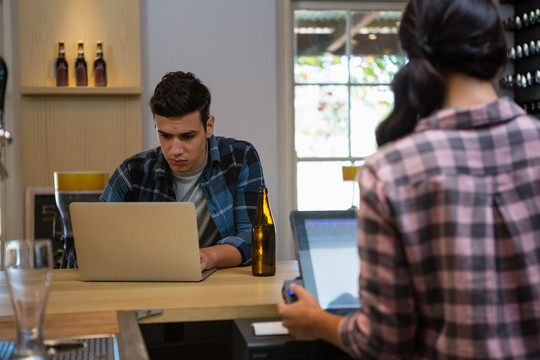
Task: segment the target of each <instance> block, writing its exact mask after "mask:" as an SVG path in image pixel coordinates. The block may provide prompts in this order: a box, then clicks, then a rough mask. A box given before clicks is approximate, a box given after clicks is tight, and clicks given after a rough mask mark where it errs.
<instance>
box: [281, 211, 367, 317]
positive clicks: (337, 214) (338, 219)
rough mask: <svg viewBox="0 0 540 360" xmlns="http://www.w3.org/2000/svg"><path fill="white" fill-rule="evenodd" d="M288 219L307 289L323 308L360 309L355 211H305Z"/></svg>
mask: <svg viewBox="0 0 540 360" xmlns="http://www.w3.org/2000/svg"><path fill="white" fill-rule="evenodd" d="M291 220H292V221H293V230H294V233H295V240H296V249H297V257H298V261H299V265H300V271H301V275H302V280H303V282H304V286H305V287H306V289H307V290H309V291H310V292H311V293H312V294H313V295H314V296H315V297H316V298H317V300H318V301H319V304H320V305H321V307H322V308H323V309H325V310H344V312H350V311H352V310H355V309H357V308H359V307H360V302H359V299H358V276H359V275H360V259H359V257H358V246H357V219H356V212H355V211H354V210H351V211H315V212H314V211H304V212H296V214H294V215H293V214H291ZM336 312H339V311H336Z"/></svg>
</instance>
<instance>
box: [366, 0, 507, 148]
mask: <svg viewBox="0 0 540 360" xmlns="http://www.w3.org/2000/svg"><path fill="white" fill-rule="evenodd" d="M399 39H400V42H401V45H402V47H403V49H404V50H405V51H406V53H407V55H408V57H409V62H408V63H407V65H405V66H404V67H403V68H402V69H401V70H400V71H399V72H398V74H397V75H396V76H395V77H394V80H393V82H392V90H393V91H394V109H393V110H392V112H391V113H390V115H389V116H388V117H387V118H386V119H385V120H384V121H383V122H381V123H380V124H379V126H378V127H377V130H376V132H375V135H376V138H377V144H378V145H379V146H382V145H384V144H386V143H388V142H391V141H394V140H397V139H399V138H401V137H403V136H405V135H408V134H410V133H412V132H413V130H414V127H415V126H416V123H417V121H418V119H419V118H421V117H425V116H428V115H429V114H431V113H432V112H434V111H435V110H438V109H440V108H441V106H442V105H443V102H444V99H445V95H446V80H445V78H446V76H447V75H449V74H452V73H462V74H465V75H468V76H472V77H476V78H480V79H485V80H489V79H492V78H493V77H495V75H497V72H498V71H499V70H500V69H501V68H502V67H503V65H504V64H505V62H506V41H505V37H504V30H503V28H502V23H501V20H500V17H499V14H498V11H497V8H496V6H495V4H493V2H492V0H410V1H409V3H408V4H407V7H406V9H405V12H404V13H403V17H402V20H401V25H400V29H399Z"/></svg>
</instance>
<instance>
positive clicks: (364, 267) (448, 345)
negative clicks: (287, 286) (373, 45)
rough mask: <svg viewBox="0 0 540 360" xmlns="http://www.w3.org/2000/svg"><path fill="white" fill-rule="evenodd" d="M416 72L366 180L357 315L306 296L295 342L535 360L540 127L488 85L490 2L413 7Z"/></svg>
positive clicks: (492, 51)
mask: <svg viewBox="0 0 540 360" xmlns="http://www.w3.org/2000/svg"><path fill="white" fill-rule="evenodd" d="M399 36H400V41H401V44H402V47H403V49H404V50H405V51H406V52H407V55H408V58H409V62H408V64H407V65H406V66H405V67H403V68H402V69H401V70H400V72H399V73H398V74H397V75H396V77H395V78H394V81H393V84H392V88H393V91H394V98H395V106H394V109H393V111H392V113H391V114H390V115H389V116H388V117H387V118H386V119H385V120H384V121H383V122H382V123H381V124H380V125H379V127H378V129H377V132H376V135H377V142H378V144H379V146H380V147H379V149H378V151H377V152H376V153H375V154H374V155H372V156H370V157H369V158H368V159H367V160H366V162H365V163H364V165H363V166H362V169H361V170H360V172H359V175H358V181H359V187H360V206H359V210H358V246H359V254H360V259H361V271H360V283H359V284H360V286H359V287H360V300H361V303H362V307H361V309H360V310H359V311H357V312H355V313H353V314H350V315H347V316H345V317H339V316H336V315H332V314H329V313H327V312H325V311H323V310H322V309H321V308H320V306H319V304H318V303H317V302H316V301H315V299H314V298H313V296H311V294H309V292H307V291H306V290H305V289H304V288H302V287H301V286H298V285H297V286H291V290H292V291H293V292H295V293H296V295H297V297H298V301H297V302H295V303H293V304H290V305H287V304H285V303H280V304H279V305H278V310H279V313H280V315H281V317H282V321H283V325H284V326H285V327H287V328H288V329H289V331H290V333H291V334H293V335H294V336H295V337H296V338H298V339H304V340H309V339H315V338H322V339H325V340H327V341H330V342H332V343H334V344H335V345H337V346H340V347H342V348H343V349H345V350H346V351H347V352H348V353H349V354H350V355H352V356H354V357H357V358H362V359H475V360H477V359H540V341H539V340H540V275H539V274H540V122H539V121H538V119H536V118H534V117H532V116H528V115H527V114H526V113H525V112H524V111H523V109H522V108H520V107H519V106H518V105H517V104H515V103H514V102H513V101H512V100H510V99H509V98H500V99H499V98H498V95H497V93H496V91H495V89H494V88H493V85H492V80H493V79H494V78H496V77H497V75H498V74H500V70H501V68H502V67H503V65H504V63H505V61H506V43H505V34H504V31H503V29H502V26H501V20H500V18H499V16H498V13H497V8H496V6H495V4H494V3H493V1H492V0H474V1H472V0H409V2H408V4H407V6H406V8H405V12H404V14H403V18H402V21H401V25H400V31H399Z"/></svg>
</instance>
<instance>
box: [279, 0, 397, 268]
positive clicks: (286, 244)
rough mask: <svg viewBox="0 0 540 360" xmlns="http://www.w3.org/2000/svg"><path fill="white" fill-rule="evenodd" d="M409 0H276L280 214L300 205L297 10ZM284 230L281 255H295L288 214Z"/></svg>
mask: <svg viewBox="0 0 540 360" xmlns="http://www.w3.org/2000/svg"><path fill="white" fill-rule="evenodd" d="M405 5H406V1H381V2H379V1H354V2H344V1H340V2H337V1H294V0H276V18H277V21H276V25H277V27H276V31H277V44H276V45H277V47H276V50H277V51H276V56H277V74H278V78H277V88H278V96H277V101H278V139H279V146H278V159H279V162H280V164H281V169H280V170H281V171H282V173H281V174H280V176H279V183H278V186H279V189H280V194H279V197H278V198H279V203H278V212H279V213H280V214H290V212H291V211H292V210H295V209H297V208H298V204H297V190H296V189H297V176H296V166H297V162H298V158H297V156H296V152H295V140H294V136H295V134H294V85H295V82H294V57H295V50H294V10H299V9H306V10H350V11H373V10H380V11H403V10H404V9H405ZM277 227H278V232H279V233H280V234H287V236H284V237H283V239H281V240H280V246H279V247H278V254H277V255H278V258H280V259H291V260H292V259H295V253H294V251H295V250H294V243H293V239H292V233H291V229H290V224H289V219H288V216H287V218H285V219H282V221H280V222H279V223H278V224H277Z"/></svg>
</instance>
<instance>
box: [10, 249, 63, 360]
mask: <svg viewBox="0 0 540 360" xmlns="http://www.w3.org/2000/svg"><path fill="white" fill-rule="evenodd" d="M4 259H5V263H4V265H5V270H6V279H7V285H8V289H9V295H10V297H11V304H12V305H13V310H14V313H15V323H16V327H17V339H16V342H15V346H14V349H13V352H12V354H11V357H10V359H31V360H42V359H48V356H47V349H46V347H45V345H44V343H43V318H44V315H45V307H46V305H47V296H48V294H49V287H50V283H51V270H52V263H53V256H52V245H51V241H50V240H33V239H32V240H9V241H7V242H6V244H5V257H4Z"/></svg>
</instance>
